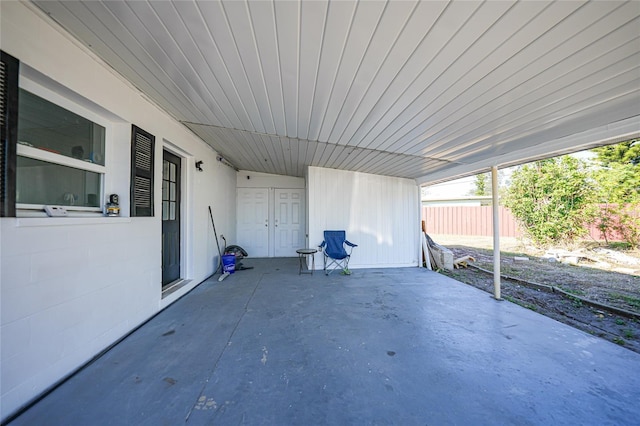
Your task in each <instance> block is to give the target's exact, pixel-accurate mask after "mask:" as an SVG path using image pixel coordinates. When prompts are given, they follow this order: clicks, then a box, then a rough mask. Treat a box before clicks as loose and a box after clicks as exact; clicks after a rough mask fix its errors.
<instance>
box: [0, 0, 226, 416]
mask: <svg viewBox="0 0 640 426" xmlns="http://www.w3.org/2000/svg"><path fill="white" fill-rule="evenodd" d="M0 19H1V21H0V31H1V33H0V43H1V44H0V47H1V48H2V50H4V51H5V52H7V53H9V54H10V55H12V56H14V57H16V58H18V59H19V60H20V61H21V68H22V73H23V75H21V82H22V81H23V80H24V81H27V80H29V81H30V84H33V85H34V86H35V87H40V88H41V89H42V90H51V91H52V92H54V93H56V94H57V96H60V97H61V98H66V99H67V101H68V102H72V103H82V104H83V105H84V106H85V107H86V108H88V109H90V110H93V111H94V112H96V113H98V114H101V115H102V116H103V117H105V118H107V119H108V120H109V122H110V127H109V129H110V130H109V131H110V132H111V136H110V137H108V140H107V146H106V156H105V157H106V161H107V166H106V167H107V169H106V178H105V192H106V194H109V193H117V194H119V195H120V199H121V201H122V202H123V203H122V207H123V216H122V217H119V218H106V217H92V218H46V217H39V218H2V219H0V267H1V272H0V290H1V322H0V326H1V329H0V334H1V339H2V340H1V347H2V352H1V383H0V388H1V400H0V406H1V411H0V417H1V418H2V419H5V418H7V416H10V415H11V414H12V413H14V412H16V410H18V409H19V408H20V407H22V406H23V405H25V404H26V403H28V402H29V401H30V400H32V399H33V398H35V397H37V396H38V395H39V394H41V393H42V392H43V391H45V390H46V389H47V388H49V387H50V386H52V385H53V384H55V383H56V382H57V381H59V380H61V379H62V378H64V377H65V376H66V375H68V374H70V373H71V372H73V371H74V370H75V369H77V368H78V367H79V366H81V365H82V364H83V363H85V362H87V361H88V360H90V359H91V358H92V357H94V356H95V355H96V354H97V353H99V352H100V351H101V350H103V349H104V348H106V347H108V346H109V345H111V344H112V343H113V342H115V341H117V340H118V339H119V338H121V337H122V336H123V335H125V334H126V333H128V332H129V331H131V330H132V329H134V328H135V327H137V326H138V325H140V324H141V323H142V322H144V321H145V320H146V319H148V318H149V317H151V316H152V315H154V314H155V313H157V312H158V311H159V310H160V309H162V308H163V307H165V306H166V305H168V304H169V303H171V302H172V301H174V300H176V299H177V298H178V297H180V296H181V295H183V294H184V293H186V292H187V291H188V290H190V289H191V288H193V287H194V286H195V285H196V284H198V283H199V282H201V281H202V280H204V279H205V278H207V277H208V276H209V275H210V274H211V273H212V272H213V271H214V269H215V267H216V265H217V256H218V254H217V249H216V245H215V241H214V238H213V232H212V227H211V224H210V219H209V214H208V209H207V207H208V206H211V207H212V209H213V215H214V218H215V221H216V228H217V230H218V233H224V234H225V235H227V236H229V237H230V238H234V237H235V233H236V229H235V226H236V225H235V208H236V207H235V206H236V203H235V196H236V189H235V186H236V172H235V171H234V170H233V169H231V168H229V167H227V166H224V165H223V164H221V163H220V162H218V161H216V156H217V154H216V153H215V152H214V151H213V150H212V149H211V148H210V147H209V146H208V145H206V144H205V143H203V142H202V141H201V140H200V139H198V138H197V137H196V136H195V135H193V134H192V133H191V132H189V131H187V130H186V129H185V128H184V127H183V126H182V125H181V124H180V123H178V122H177V121H175V120H173V119H172V118H171V117H169V116H168V115H167V114H166V113H164V112H162V111H161V110H159V109H158V108H156V107H155V106H154V105H153V104H151V103H150V102H149V101H147V100H146V98H145V97H143V96H142V95H141V94H140V93H139V92H138V91H137V90H135V89H134V88H132V87H131V86H130V85H129V84H127V83H126V82H124V81H123V80H122V79H121V78H119V77H118V76H116V75H115V74H113V73H112V72H111V71H110V70H108V69H107V68H106V67H104V66H103V65H102V63H101V62H100V61H99V60H97V59H95V58H94V57H93V56H91V55H90V54H88V53H86V51H85V50H84V49H82V48H80V47H79V44H77V43H75V42H74V41H72V40H70V39H69V38H68V37H67V36H65V35H63V33H61V32H59V31H58V30H57V29H56V28H54V27H53V26H51V25H50V24H49V23H48V22H50V21H45V20H44V19H42V17H41V16H40V15H39V12H35V11H34V9H32V8H31V6H29V5H28V4H24V3H22V2H4V1H3V2H0ZM131 124H135V125H137V126H139V127H141V128H142V129H144V130H146V131H148V132H150V133H151V134H153V135H154V136H155V138H156V139H155V141H156V146H155V148H156V150H155V187H154V191H155V201H154V205H155V217H151V218H130V217H127V216H128V210H129V204H128V197H129V195H128V194H129V173H130V137H131ZM163 147H164V148H167V149H169V150H171V151H173V152H174V153H177V154H178V155H179V156H181V157H183V173H184V176H183V187H182V189H183V192H182V193H183V206H182V208H183V210H182V213H183V216H182V220H183V226H182V238H183V243H184V245H183V247H182V249H183V256H182V261H183V262H182V263H183V264H182V269H183V271H182V276H183V277H184V278H186V279H187V280H190V281H189V282H188V284H187V285H185V286H184V287H183V288H181V289H180V290H178V291H176V292H175V293H173V294H171V295H170V296H168V297H165V298H164V299H162V296H161V202H160V196H161V184H162V179H161V176H162V175H161V173H162V167H161V165H162V150H163ZM195 161H203V162H204V165H203V169H204V171H203V172H196V171H195V166H194V163H195Z"/></svg>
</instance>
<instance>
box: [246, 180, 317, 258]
mask: <svg viewBox="0 0 640 426" xmlns="http://www.w3.org/2000/svg"><path fill="white" fill-rule="evenodd" d="M237 218H238V220H237V233H238V245H240V246H241V247H242V248H244V249H245V250H246V251H247V253H249V256H251V257H292V256H297V254H296V250H297V249H299V248H302V247H305V244H306V237H305V209H304V189H284V188H238V205H237Z"/></svg>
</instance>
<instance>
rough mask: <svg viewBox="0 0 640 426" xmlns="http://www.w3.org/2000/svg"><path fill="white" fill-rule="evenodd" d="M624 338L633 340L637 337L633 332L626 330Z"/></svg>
mask: <svg viewBox="0 0 640 426" xmlns="http://www.w3.org/2000/svg"><path fill="white" fill-rule="evenodd" d="M624 337H626V338H627V339H633V338H635V337H636V336H635V335H634V334H633V330H631V329H627V330H624Z"/></svg>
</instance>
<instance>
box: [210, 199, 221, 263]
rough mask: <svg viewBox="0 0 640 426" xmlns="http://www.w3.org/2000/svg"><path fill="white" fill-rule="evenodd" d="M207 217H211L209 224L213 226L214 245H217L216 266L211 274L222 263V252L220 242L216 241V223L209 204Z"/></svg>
mask: <svg viewBox="0 0 640 426" xmlns="http://www.w3.org/2000/svg"><path fill="white" fill-rule="evenodd" d="M209 217H210V218H211V225H212V226H213V235H214V236H215V237H216V246H218V267H217V268H216V270H215V271H213V275H215V274H216V272H218V269H220V266H221V265H222V252H221V251H220V242H219V241H218V233H217V232H216V224H215V223H214V221H213V213H211V206H209Z"/></svg>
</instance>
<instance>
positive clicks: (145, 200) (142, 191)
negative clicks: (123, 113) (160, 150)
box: [131, 126, 155, 216]
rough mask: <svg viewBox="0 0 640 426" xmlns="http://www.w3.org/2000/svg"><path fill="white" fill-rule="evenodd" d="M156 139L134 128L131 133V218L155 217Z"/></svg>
mask: <svg viewBox="0 0 640 426" xmlns="http://www.w3.org/2000/svg"><path fill="white" fill-rule="evenodd" d="M154 144H155V137H154V136H153V135H152V134H150V133H148V132H145V131H144V130H142V129H141V128H139V127H137V126H133V128H132V133H131V216H153V156H154Z"/></svg>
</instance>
